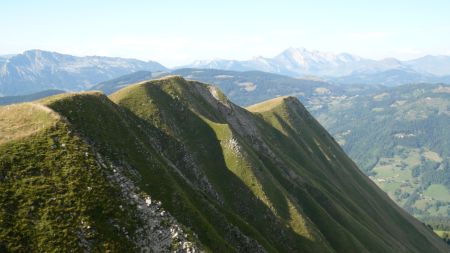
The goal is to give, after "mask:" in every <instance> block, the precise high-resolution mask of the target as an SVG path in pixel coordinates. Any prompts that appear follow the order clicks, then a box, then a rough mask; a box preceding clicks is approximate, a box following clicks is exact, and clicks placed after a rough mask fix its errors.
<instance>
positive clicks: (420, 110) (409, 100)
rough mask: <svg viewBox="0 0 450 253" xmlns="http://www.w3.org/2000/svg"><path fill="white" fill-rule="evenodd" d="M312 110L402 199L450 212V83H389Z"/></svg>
mask: <svg viewBox="0 0 450 253" xmlns="http://www.w3.org/2000/svg"><path fill="white" fill-rule="evenodd" d="M312 113H313V114H314V115H315V116H316V117H317V118H318V120H319V121H320V122H321V123H322V124H323V125H324V126H325V127H326V128H327V129H328V130H329V131H330V132H331V133H332V134H333V136H335V138H336V139H337V140H338V142H339V143H340V144H341V145H342V147H343V148H344V150H346V151H347V153H348V154H349V156H350V157H352V158H353V159H354V161H355V162H356V163H357V164H358V165H359V166H360V168H361V169H363V170H364V171H365V172H366V173H367V174H368V175H370V176H371V178H372V179H373V180H374V181H375V182H376V183H377V184H378V185H379V186H380V187H381V188H382V189H383V190H385V191H386V192H387V193H388V194H389V196H391V198H392V199H394V200H395V201H396V202H397V203H398V204H399V205H401V206H403V207H404V208H405V209H406V210H408V211H409V212H410V213H412V214H414V215H416V216H419V217H429V216H443V217H449V215H450V166H449V164H450V149H449V147H450V142H449V140H450V138H449V137H450V132H449V128H448V126H449V125H450V86H448V85H438V84H436V85H433V84H416V85H404V86H400V87H396V88H385V89H381V90H378V91H376V92H369V93H367V94H365V95H361V96H353V97H347V98H345V99H344V100H343V101H341V103H340V104H332V103H328V104H324V105H323V107H322V108H321V109H320V110H314V109H313V111H312Z"/></svg>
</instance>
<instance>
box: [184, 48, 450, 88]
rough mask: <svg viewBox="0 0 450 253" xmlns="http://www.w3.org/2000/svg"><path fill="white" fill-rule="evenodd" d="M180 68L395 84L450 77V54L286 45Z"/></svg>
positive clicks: (199, 62) (432, 80)
mask: <svg viewBox="0 0 450 253" xmlns="http://www.w3.org/2000/svg"><path fill="white" fill-rule="evenodd" d="M183 67H189V68H210V69H224V70H234V71H249V70H259V71H264V72H270V73H277V74H283V75H289V76H294V77H304V76H317V77H321V78H323V79H324V80H327V81H331V82H337V83H344V84H349V83H350V84H354V83H369V84H383V85H387V86H395V85H400V84H405V83H412V82H433V83H436V82H449V80H450V56H430V55H429V56H425V57H422V58H418V59H415V60H410V61H400V60H397V59H394V58H387V59H383V60H371V59H366V58H362V57H359V56H355V55H351V54H348V53H341V54H333V53H324V52H319V51H309V50H307V49H304V48H288V49H286V50H285V51H283V52H282V53H281V54H279V55H277V56H275V57H273V58H265V57H254V58H253V59H251V60H245V61H236V60H223V59H214V60H203V61H195V62H193V63H192V64H189V65H187V66H183Z"/></svg>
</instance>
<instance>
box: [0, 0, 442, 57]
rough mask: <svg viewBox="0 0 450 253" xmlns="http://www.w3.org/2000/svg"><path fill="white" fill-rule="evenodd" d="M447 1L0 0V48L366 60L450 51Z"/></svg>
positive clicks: (10, 50)
mask: <svg viewBox="0 0 450 253" xmlns="http://www.w3.org/2000/svg"><path fill="white" fill-rule="evenodd" d="M449 13H450V1H448V0H446V1H444V0H442V1H441V0H428V1H425V0H422V1H416V0H409V1H407V0H390V1H387V0H377V1H368V0H358V1H357V0H340V1H339V0H336V1H331V0H329V1H325V0H315V1H299V0H297V1H286V0H276V1H264V0H260V1H251V0H250V1H244V0H240V1H234V0H227V1H213V0H210V1H200V0H190V1H188V0H185V1H177V0H148V1H139V0H134V1H133V0H128V1H118V0H109V1H102V0H98V1H94V0H91V1H84V0H78V1H61V0H60V1H50V0H47V1H46V0H40V1H31V0H30V1H21V0H14V1H1V2H0V35H1V39H0V54H9V53H19V52H22V51H24V50H27V49H32V48H39V49H44V50H51V51H57V52H62V53H70V54H75V55H106V56H120V57H132V58H139V59H144V60H150V59H151V60H156V61H159V62H161V63H163V64H165V65H167V66H175V65H183V64H187V63H189V62H191V61H193V60H195V59H208V58H225V59H248V58H251V57H253V56H259V55H262V56H266V57H272V56H274V55H276V54H278V53H280V52H281V51H282V50H284V49H285V48H288V47H291V46H292V47H305V48H307V49H316V50H319V51H328V52H349V53H352V54H356V55H360V56H363V57H368V58H375V59H381V58H384V57H397V58H400V59H411V58H415V57H419V56H423V55H426V54H446V55H450V15H449Z"/></svg>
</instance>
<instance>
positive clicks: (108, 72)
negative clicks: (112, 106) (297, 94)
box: [0, 48, 450, 96]
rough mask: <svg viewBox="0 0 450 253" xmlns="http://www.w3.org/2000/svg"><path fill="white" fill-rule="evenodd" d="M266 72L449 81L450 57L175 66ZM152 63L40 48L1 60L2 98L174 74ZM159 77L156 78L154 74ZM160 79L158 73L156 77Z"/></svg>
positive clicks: (283, 58) (314, 54)
mask: <svg viewBox="0 0 450 253" xmlns="http://www.w3.org/2000/svg"><path fill="white" fill-rule="evenodd" d="M182 68H202V69H221V70H233V71H263V72H268V73H274V74H281V75H287V76H291V77H294V78H299V77H300V78H312V77H313V78H314V79H316V80H322V81H326V82H329V83H336V84H345V85H348V84H380V85H384V86H398V85H401V84H408V83H419V82H424V83H450V56H425V57H422V58H418V59H415V60H410V61H400V60H397V59H394V58H387V59H383V60H378V61H377V60H371V59H366V58H362V57H359V56H355V55H351V54H348V53H341V54H333V53H324V52H319V51H309V50H306V49H304V48H288V49H286V50H285V51H283V52H282V53H281V54H279V55H277V56H275V57H273V58H266V57H254V58H253V59H250V60H245V61H237V60H222V59H216V60H202V61H195V62H193V63H192V64H189V65H187V66H183V67H179V68H175V70H177V69H182ZM173 70H174V69H172V70H169V69H168V68H166V67H164V66H163V65H161V64H159V63H157V62H154V61H141V60H136V59H124V58H116V57H101V56H86V57H77V56H72V55H65V54H60V53H55V52H48V51H42V50H29V51H25V52H24V53H22V54H17V55H4V56H0V96H16V95H26V94H31V93H35V92H40V91H44V90H49V89H58V90H65V91H81V90H86V89H90V88H91V87H92V86H94V85H95V84H98V83H101V82H105V81H108V80H111V79H114V78H117V77H120V76H123V75H127V74H131V73H133V72H136V71H147V72H152V73H155V72H156V73H158V72H161V71H164V72H170V71H173ZM152 75H155V74H152ZM156 75H158V74H156Z"/></svg>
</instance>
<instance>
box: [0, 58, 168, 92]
mask: <svg viewBox="0 0 450 253" xmlns="http://www.w3.org/2000/svg"><path fill="white" fill-rule="evenodd" d="M0 64H1V65H0V94H2V95H4V96H6V95H23V94H28V93H32V92H38V91H42V90H46V89H62V90H68V91H80V90H84V89H88V88H90V87H91V86H92V85H94V84H96V83H99V82H102V81H105V80H109V79H112V78H115V77H118V76H121V75H125V74H128V73H131V72H135V71H138V70H147V71H160V70H165V69H166V68H165V67H164V66H162V65H161V64H159V63H157V62H152V61H149V62H144V61H140V60H134V59H123V58H112V57H99V56H87V57H76V56H71V55H64V54H59V53H54V52H47V51H41V50H29V51H25V52H24V53H23V54H18V55H14V56H11V57H9V58H7V59H6V58H5V60H4V61H3V62H0Z"/></svg>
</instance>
